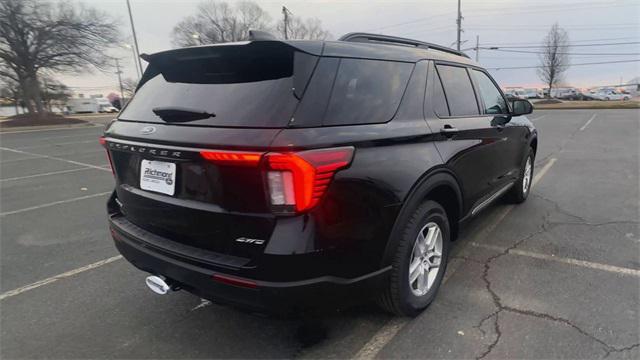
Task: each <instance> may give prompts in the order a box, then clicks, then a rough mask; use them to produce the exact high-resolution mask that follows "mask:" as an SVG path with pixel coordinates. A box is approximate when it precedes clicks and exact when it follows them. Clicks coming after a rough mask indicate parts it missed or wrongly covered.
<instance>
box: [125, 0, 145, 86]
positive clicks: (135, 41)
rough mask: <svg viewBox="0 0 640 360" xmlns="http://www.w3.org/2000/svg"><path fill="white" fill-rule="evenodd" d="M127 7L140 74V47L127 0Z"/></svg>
mask: <svg viewBox="0 0 640 360" xmlns="http://www.w3.org/2000/svg"><path fill="white" fill-rule="evenodd" d="M127 9H128V10H129V21H130V22H131V32H132V33H133V44H134V46H135V55H136V58H137V60H138V61H136V63H137V66H139V67H140V74H142V61H140V48H139V47H138V37H137V36H136V28H135V26H134V25H133V15H132V14H131V4H129V0H127Z"/></svg>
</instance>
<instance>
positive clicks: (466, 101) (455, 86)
mask: <svg viewBox="0 0 640 360" xmlns="http://www.w3.org/2000/svg"><path fill="white" fill-rule="evenodd" d="M437 69H438V73H439V74H440V79H441V80H442V86H443V87H444V92H445V94H446V97H447V101H448V103H449V111H450V112H451V116H466V115H479V114H480V112H479V111H478V103H477V101H476V96H475V93H474V92H473V87H472V86H471V79H470V78H469V74H468V73H467V69H465V68H463V67H459V66H449V65H438V66H437Z"/></svg>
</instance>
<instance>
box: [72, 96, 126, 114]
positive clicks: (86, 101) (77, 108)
mask: <svg viewBox="0 0 640 360" xmlns="http://www.w3.org/2000/svg"><path fill="white" fill-rule="evenodd" d="M67 108H69V112H71V113H74V114H78V113H105V112H107V113H113V112H118V109H116V108H115V107H113V105H111V102H109V99H106V98H74V99H69V100H68V101H67Z"/></svg>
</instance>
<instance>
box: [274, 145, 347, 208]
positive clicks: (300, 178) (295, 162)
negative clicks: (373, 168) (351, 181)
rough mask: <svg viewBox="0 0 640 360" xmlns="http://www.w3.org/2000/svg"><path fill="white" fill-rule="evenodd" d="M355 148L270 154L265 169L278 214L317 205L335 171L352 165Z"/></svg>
mask: <svg viewBox="0 0 640 360" xmlns="http://www.w3.org/2000/svg"><path fill="white" fill-rule="evenodd" d="M352 158H353V147H343V148H334V149H322V150H310V151H303V152H298V153H268V154H266V155H265V156H264V167H265V171H266V179H267V183H268V189H269V198H270V201H271V206H272V207H273V210H274V211H275V212H282V213H288V212H304V211H307V210H309V209H311V208H313V207H314V206H315V205H317V204H318V202H319V201H320V199H321V198H322V196H323V195H324V193H325V192H326V190H327V188H328V187H329V183H330V182H331V179H332V178H333V175H334V174H335V172H336V171H338V170H340V169H342V168H345V167H347V166H349V164H350V163H351V159H352Z"/></svg>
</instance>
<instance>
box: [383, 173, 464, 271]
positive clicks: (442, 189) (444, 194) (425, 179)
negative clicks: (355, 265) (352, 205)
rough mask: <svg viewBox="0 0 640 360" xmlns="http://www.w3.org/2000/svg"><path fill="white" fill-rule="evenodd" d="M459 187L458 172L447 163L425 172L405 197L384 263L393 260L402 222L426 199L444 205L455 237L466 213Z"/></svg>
mask: <svg viewBox="0 0 640 360" xmlns="http://www.w3.org/2000/svg"><path fill="white" fill-rule="evenodd" d="M460 189H461V188H460V185H459V183H458V180H457V179H456V177H455V175H454V174H453V173H452V172H451V171H450V170H449V169H447V168H445V167H439V168H436V169H434V170H432V171H429V172H427V173H426V174H425V175H423V176H422V177H421V178H420V179H419V180H418V181H417V182H416V183H415V184H414V186H413V187H412V188H411V190H410V191H409V193H408V194H407V196H406V197H405V200H404V202H403V204H402V207H401V208H400V211H399V213H398V216H397V217H396V219H395V222H394V224H393V228H392V230H391V233H390V236H389V239H388V241H387V245H386V247H385V251H384V254H383V257H382V265H383V266H386V265H388V264H390V262H391V260H392V257H393V254H394V252H395V249H396V247H397V244H398V241H399V240H400V235H401V233H402V230H403V229H402V226H403V224H404V223H405V222H406V221H407V220H408V219H409V217H410V216H411V215H412V214H413V213H414V212H415V210H416V209H417V208H418V206H420V204H422V203H423V202H424V200H426V199H429V200H433V201H436V202H438V203H439V204H440V205H441V206H442V207H443V208H444V209H445V211H446V213H447V218H448V219H449V227H450V229H451V240H454V239H455V238H456V237H457V234H458V227H459V220H460V219H462V217H463V216H462V215H463V214H462V212H463V209H464V207H463V197H462V191H461V190H460Z"/></svg>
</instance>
